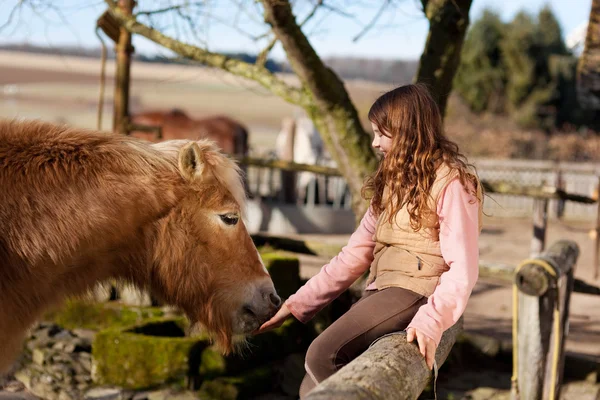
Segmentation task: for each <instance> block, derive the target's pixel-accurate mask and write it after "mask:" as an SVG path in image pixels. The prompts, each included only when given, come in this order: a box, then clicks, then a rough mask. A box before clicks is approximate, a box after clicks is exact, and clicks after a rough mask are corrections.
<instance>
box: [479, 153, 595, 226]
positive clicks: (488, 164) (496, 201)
mask: <svg viewBox="0 0 600 400" xmlns="http://www.w3.org/2000/svg"><path fill="white" fill-rule="evenodd" d="M473 164H474V165H475V166H476V167H477V171H478V172H479V176H480V178H481V179H484V180H487V181H490V182H494V181H508V182H512V183H516V184H521V185H532V186H535V185H543V184H547V185H552V186H553V185H556V184H557V175H558V173H559V171H560V173H561V175H562V181H563V186H562V189H563V190H564V191H566V192H568V193H573V194H580V195H583V196H592V194H593V193H594V190H595V189H596V187H597V186H598V177H599V176H600V164H596V163H555V162H552V161H535V160H487V159H477V160H473ZM532 207H533V199H532V198H530V197H526V196H514V195H501V194H495V193H492V194H489V195H488V196H487V197H486V199H485V202H484V210H485V213H486V214H488V215H492V216H495V217H524V216H529V215H531V210H532ZM556 207H557V201H556V200H551V201H550V204H549V209H548V211H549V217H550V218H552V217H554V216H555V215H556V214H555V212H554V211H555V210H556ZM597 208H598V206H597V205H596V204H579V203H574V202H567V203H566V204H565V210H564V218H565V219H590V218H593V219H595V218H596V212H597Z"/></svg>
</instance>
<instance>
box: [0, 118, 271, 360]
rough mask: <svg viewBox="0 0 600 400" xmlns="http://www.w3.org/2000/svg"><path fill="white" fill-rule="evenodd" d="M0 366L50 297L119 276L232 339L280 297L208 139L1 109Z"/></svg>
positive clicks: (235, 175)
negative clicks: (118, 130)
mask: <svg viewBox="0 0 600 400" xmlns="http://www.w3.org/2000/svg"><path fill="white" fill-rule="evenodd" d="M0 188H2V189H1V190H2V195H1V196H0V371H4V370H6V368H7V367H8V365H9V364H10V362H11V360H12V359H13V358H14V356H15V355H16V354H17V353H18V351H19V348H20V347H21V343H22V339H23V337H24V335H25V332H26V330H27V329H28V328H29V327H30V326H31V325H32V324H33V323H34V322H35V320H36V319H37V318H39V317H40V315H42V313H43V312H44V310H46V309H47V308H48V307H49V306H53V305H57V304H59V303H60V302H61V300H63V299H64V298H66V297H67V296H74V295H75V296H76V295H81V294H85V293H86V292H87V291H89V290H90V289H91V288H93V287H94V286H95V285H96V284H97V283H99V282H103V281H106V280H108V279H109V278H116V279H118V280H121V281H124V282H128V283H131V284H133V285H135V286H136V287H138V288H141V289H147V290H149V291H150V292H151V293H152V294H153V295H154V296H156V297H157V298H158V299H160V300H162V301H164V302H165V303H167V304H172V305H175V306H178V307H179V308H181V309H182V310H183V311H185V313H186V314H187V316H188V317H189V318H190V320H191V322H192V323H193V324H200V325H201V326H204V327H205V328H206V329H207V330H208V331H210V332H212V333H214V336H215V338H216V340H217V343H219V344H220V345H221V347H222V348H223V349H224V350H225V351H229V350H231V349H232V347H233V345H232V336H233V335H234V334H247V333H249V332H252V331H254V330H255V329H256V328H258V327H259V326H260V324H261V323H262V322H264V321H266V320H267V319H268V318H270V317H271V316H272V315H273V314H274V312H275V311H276V309H277V307H278V306H279V304H280V301H281V300H280V299H279V297H278V296H277V294H276V291H275V289H274V287H273V282H272V280H271V279H270V277H269V275H268V273H267V271H266V269H265V268H264V265H263V264H262V261H261V259H260V257H259V254H258V252H257V250H256V247H255V246H254V244H253V242H252V240H251V238H250V236H249V235H248V232H247V230H246V227H245V225H244V223H243V221H242V220H241V218H240V216H241V213H242V212H243V208H244V202H245V200H246V199H245V196H244V191H243V188H242V184H241V180H240V175H239V170H238V168H237V166H236V165H235V163H234V162H232V161H231V160H229V158H228V157H227V156H225V155H224V154H222V153H221V152H219V151H218V149H217V148H216V147H215V146H214V145H213V144H212V143H211V142H209V141H197V142H195V141H194V142H191V141H185V140H182V141H172V142H163V143H160V144H156V145H151V144H148V143H146V142H143V141H140V140H138V139H135V138H131V137H126V136H119V135H114V134H105V133H98V132H93V131H86V130H82V129H73V128H67V127H61V126H56V125H52V124H48V123H42V122H33V121H27V122H17V121H0Z"/></svg>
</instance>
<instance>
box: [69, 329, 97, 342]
mask: <svg viewBox="0 0 600 400" xmlns="http://www.w3.org/2000/svg"><path fill="white" fill-rule="evenodd" d="M72 332H73V334H74V335H75V336H77V337H78V338H81V339H85V340H86V341H87V343H92V342H93V341H94V337H95V336H96V331H94V330H92V329H80V328H77V329H73V330H72Z"/></svg>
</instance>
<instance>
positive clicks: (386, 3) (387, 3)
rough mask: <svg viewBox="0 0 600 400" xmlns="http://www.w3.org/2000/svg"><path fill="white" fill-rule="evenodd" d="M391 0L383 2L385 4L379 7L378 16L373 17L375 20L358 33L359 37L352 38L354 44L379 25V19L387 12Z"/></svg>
mask: <svg viewBox="0 0 600 400" xmlns="http://www.w3.org/2000/svg"><path fill="white" fill-rule="evenodd" d="M391 3H392V2H391V0H385V1H384V2H383V4H381V7H379V10H378V11H377V14H375V16H374V17H373V19H372V20H371V21H370V22H369V23H368V24H367V25H366V26H365V27H364V28H363V29H362V31H360V32H359V33H358V35H356V36H354V37H353V38H352V41H353V42H357V41H358V40H360V38H361V37H363V36H364V35H365V34H366V33H367V32H368V31H370V30H371V29H372V28H373V27H374V26H375V24H376V23H377V21H378V20H379V18H380V17H381V16H382V15H383V12H384V11H385V9H386V8H388V6H389V5H390V4H391Z"/></svg>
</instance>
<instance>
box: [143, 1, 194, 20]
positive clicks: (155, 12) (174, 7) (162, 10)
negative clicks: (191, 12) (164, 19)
mask: <svg viewBox="0 0 600 400" xmlns="http://www.w3.org/2000/svg"><path fill="white" fill-rule="evenodd" d="M190 5H192V6H193V5H201V3H192V4H178V5H176V6H169V7H164V8H158V9H156V10H148V11H138V12H136V13H135V16H136V17H138V16H140V15H155V14H163V13H166V12H169V11H175V10H178V11H181V9H182V8H187V7H189V6H190Z"/></svg>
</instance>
